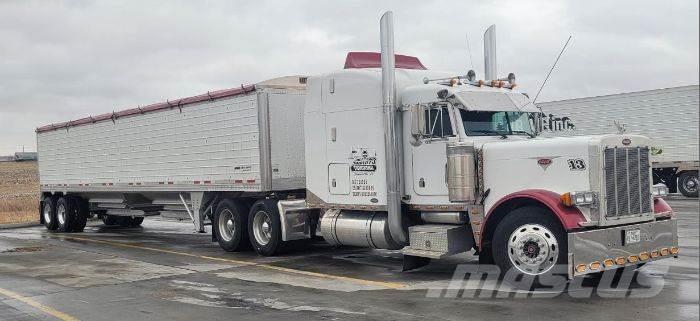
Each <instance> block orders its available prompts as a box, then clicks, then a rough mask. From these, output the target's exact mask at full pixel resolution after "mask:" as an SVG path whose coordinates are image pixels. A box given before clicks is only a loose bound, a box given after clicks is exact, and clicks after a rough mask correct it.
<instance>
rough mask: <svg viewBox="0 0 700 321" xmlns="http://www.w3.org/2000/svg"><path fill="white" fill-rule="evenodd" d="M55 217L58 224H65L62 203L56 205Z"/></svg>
mask: <svg viewBox="0 0 700 321" xmlns="http://www.w3.org/2000/svg"><path fill="white" fill-rule="evenodd" d="M56 217H57V218H58V224H61V225H64V224H66V207H65V206H63V204H60V205H58V208H57V209H56Z"/></svg>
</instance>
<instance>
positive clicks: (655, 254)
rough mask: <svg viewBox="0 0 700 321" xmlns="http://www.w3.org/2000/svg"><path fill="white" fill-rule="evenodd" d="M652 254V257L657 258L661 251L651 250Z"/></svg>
mask: <svg viewBox="0 0 700 321" xmlns="http://www.w3.org/2000/svg"><path fill="white" fill-rule="evenodd" d="M650 255H651V258H652V259H655V258H657V257H659V251H651V254H650Z"/></svg>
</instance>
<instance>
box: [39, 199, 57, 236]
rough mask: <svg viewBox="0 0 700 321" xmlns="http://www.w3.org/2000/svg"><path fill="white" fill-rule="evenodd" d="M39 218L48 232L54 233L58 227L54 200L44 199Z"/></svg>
mask: <svg viewBox="0 0 700 321" xmlns="http://www.w3.org/2000/svg"><path fill="white" fill-rule="evenodd" d="M41 216H42V220H43V221H44V226H45V227H46V229H47V230H49V231H55V230H56V227H58V223H57V218H56V198H55V197H51V196H49V197H46V198H44V204H43V206H42V208H41Z"/></svg>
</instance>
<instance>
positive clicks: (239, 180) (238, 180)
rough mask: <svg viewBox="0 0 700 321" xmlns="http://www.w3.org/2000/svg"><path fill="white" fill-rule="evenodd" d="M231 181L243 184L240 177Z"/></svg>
mask: <svg viewBox="0 0 700 321" xmlns="http://www.w3.org/2000/svg"><path fill="white" fill-rule="evenodd" d="M233 182H234V183H236V184H243V180H242V179H237V180H234V181H233Z"/></svg>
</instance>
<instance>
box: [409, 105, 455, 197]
mask: <svg viewBox="0 0 700 321" xmlns="http://www.w3.org/2000/svg"><path fill="white" fill-rule="evenodd" d="M424 113H425V116H424V117H423V119H424V122H425V124H424V126H425V127H424V131H425V133H426V134H425V135H424V137H422V138H420V139H419V140H420V143H419V144H414V145H413V146H412V147H413V148H412V155H411V157H412V164H411V165H412V166H411V170H412V173H413V175H412V176H413V190H414V191H415V193H416V194H418V195H425V196H439V195H447V193H448V189H447V173H446V171H447V153H446V150H447V142H448V141H450V140H451V139H455V137H456V132H457V131H456V130H455V126H454V121H453V119H452V118H451V117H450V114H451V113H450V112H449V108H448V106H447V105H446V104H440V105H437V106H431V107H429V108H426V110H425V111H424Z"/></svg>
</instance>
